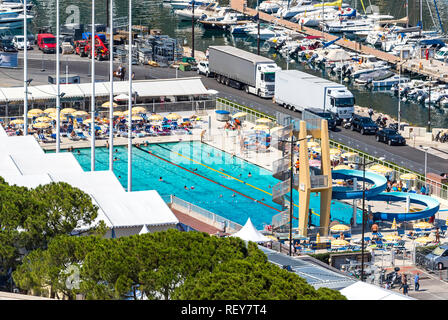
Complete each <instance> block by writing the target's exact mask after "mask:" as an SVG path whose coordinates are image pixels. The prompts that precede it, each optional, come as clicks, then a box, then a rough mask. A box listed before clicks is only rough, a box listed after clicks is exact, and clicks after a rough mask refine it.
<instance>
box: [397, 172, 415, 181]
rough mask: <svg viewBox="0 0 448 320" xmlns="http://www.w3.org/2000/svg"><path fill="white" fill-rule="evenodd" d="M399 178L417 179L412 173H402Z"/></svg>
mask: <svg viewBox="0 0 448 320" xmlns="http://www.w3.org/2000/svg"><path fill="white" fill-rule="evenodd" d="M400 180H417V175H416V174H413V173H404V174H402V175H401V176H400Z"/></svg>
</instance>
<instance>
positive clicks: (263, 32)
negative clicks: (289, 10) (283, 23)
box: [247, 26, 287, 41]
mask: <svg viewBox="0 0 448 320" xmlns="http://www.w3.org/2000/svg"><path fill="white" fill-rule="evenodd" d="M286 31H287V30H286V29H285V28H282V27H275V26H269V27H261V28H260V33H258V27H254V28H252V29H250V30H249V31H248V32H247V35H248V36H250V37H253V38H256V39H258V34H260V40H263V41H264V40H268V39H270V38H272V37H276V36H281V35H284V34H285V33H286Z"/></svg>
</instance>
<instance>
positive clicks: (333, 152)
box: [330, 148, 341, 156]
mask: <svg viewBox="0 0 448 320" xmlns="http://www.w3.org/2000/svg"><path fill="white" fill-rule="evenodd" d="M340 154H341V150H339V149H336V148H331V149H330V155H332V156H339V155H340Z"/></svg>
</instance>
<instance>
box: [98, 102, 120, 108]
mask: <svg viewBox="0 0 448 320" xmlns="http://www.w3.org/2000/svg"><path fill="white" fill-rule="evenodd" d="M101 106H102V107H103V108H109V106H110V101H106V102H104V103H103V104H102V105H101ZM112 107H114V108H115V107H118V103H115V102H113V103H112Z"/></svg>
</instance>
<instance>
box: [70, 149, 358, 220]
mask: <svg viewBox="0 0 448 320" xmlns="http://www.w3.org/2000/svg"><path fill="white" fill-rule="evenodd" d="M140 148H141V149H142V150H140V149H139V148H136V147H134V148H133V153H132V155H133V156H132V157H133V164H132V190H133V191H140V190H154V189H155V190H157V191H158V192H159V194H161V195H162V196H163V195H171V194H173V195H175V196H176V197H179V198H181V199H183V200H185V201H188V202H191V203H193V204H195V205H198V206H200V207H202V208H204V209H206V210H209V211H211V212H213V213H216V214H218V215H220V216H222V217H224V218H227V219H229V220H232V221H234V222H237V223H239V224H242V225H244V224H245V223H246V221H247V218H248V217H250V218H251V220H252V222H253V224H254V225H255V227H257V228H258V229H262V228H263V227H264V225H265V224H271V223H272V217H273V216H274V215H276V214H278V213H279V212H281V211H282V208H281V205H279V204H276V203H274V202H273V201H272V194H271V193H272V186H274V185H275V184H277V183H278V182H279V180H277V179H275V178H274V177H272V175H271V172H270V171H268V170H266V169H264V168H262V167H259V166H257V165H254V164H252V163H249V162H247V161H245V160H242V159H240V158H238V157H234V156H232V155H231V154H228V153H226V152H223V151H221V150H219V149H216V148H214V147H212V146H210V145H207V144H204V143H201V142H199V141H194V142H193V141H192V142H180V143H161V144H149V145H148V146H146V147H144V146H141V147H140ZM79 150H80V153H79V154H77V150H76V152H74V155H75V157H76V159H77V160H78V162H79V163H80V165H81V166H82V168H83V169H84V170H85V171H90V148H86V149H79ZM95 150H96V152H95V160H96V163H95V168H96V170H108V168H109V164H108V161H109V151H108V149H107V148H96V149H95ZM114 151H115V152H114V158H116V160H115V161H114V173H115V175H116V176H117V178H118V179H119V181H120V182H121V184H122V185H123V187H124V188H125V189H127V147H124V146H122V147H115V148H114ZM148 151H149V152H150V153H148ZM160 178H161V179H160ZM293 197H294V202H295V203H296V204H298V202H299V201H298V192H297V191H294V193H293ZM255 200H258V201H255ZM310 207H311V208H312V210H313V212H314V214H312V220H311V222H312V223H313V224H314V225H319V213H320V210H319V207H320V197H319V196H316V195H315V194H312V195H311V199H310ZM294 211H295V216H297V215H298V207H297V206H295V208H294ZM352 212H353V209H352V208H351V207H350V206H349V205H347V204H345V203H342V202H338V201H332V205H331V216H332V219H335V218H336V219H338V220H340V221H341V222H343V223H349V222H350V218H351V217H352ZM358 215H359V219H360V214H359V213H358ZM293 225H295V226H297V220H294V222H293Z"/></svg>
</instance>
